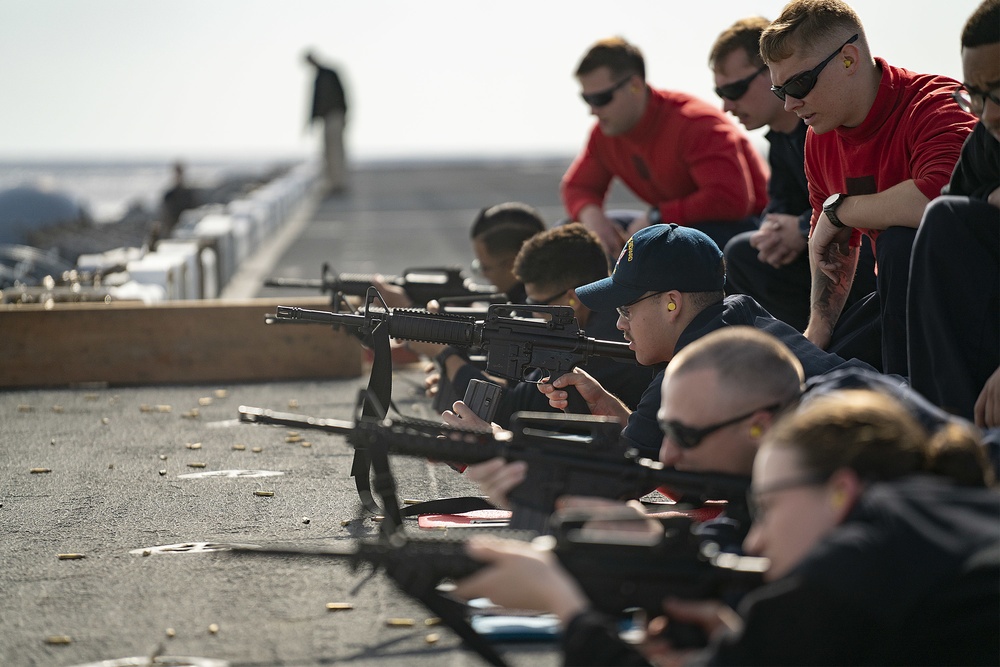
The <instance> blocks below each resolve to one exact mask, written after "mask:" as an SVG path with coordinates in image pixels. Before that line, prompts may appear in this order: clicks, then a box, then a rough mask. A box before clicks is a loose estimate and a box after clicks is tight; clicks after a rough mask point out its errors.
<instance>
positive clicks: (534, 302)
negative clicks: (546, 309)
mask: <svg viewBox="0 0 1000 667" xmlns="http://www.w3.org/2000/svg"><path fill="white" fill-rule="evenodd" d="M568 291H569V290H568V289H564V290H563V291H562V292H559V293H558V294H553V295H552V296H550V297H548V298H547V299H532V298H531V297H530V296H526V297H524V303H525V305H528V306H549V305H551V304H552V302H553V301H556V300H558V299H561V298H562V297H563V295H564V294H566V292H568Z"/></svg>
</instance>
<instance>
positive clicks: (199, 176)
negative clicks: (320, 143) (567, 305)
mask: <svg viewBox="0 0 1000 667" xmlns="http://www.w3.org/2000/svg"><path fill="white" fill-rule="evenodd" d="M573 157H574V156H573V155H570V154H565V155H556V154H546V153H538V154H454V155H448V154H438V155H398V156H379V157H369V158H357V159H354V160H352V161H351V169H356V170H369V169H384V168H418V167H421V166H441V165H453V164H477V165H479V164H481V165H489V164H511V163H546V164H548V163H553V162H556V163H560V162H563V163H565V164H566V165H567V166H568V165H569V163H570V161H571V160H572V159H573ZM310 159H312V158H311V157H308V156H293V155H284V156H273V157H230V158H204V159H197V158H195V159H190V160H182V162H183V164H184V165H185V176H186V180H187V182H188V183H189V185H192V186H195V187H212V186H214V185H218V184H219V183H221V182H222V181H223V180H225V179H226V178H227V177H231V176H234V175H251V176H256V175H261V174H265V173H267V172H270V171H273V170H274V169H276V168H281V167H284V166H291V165H295V164H299V163H301V162H306V161H309V160H310ZM175 162H177V160H176V159H170V158H164V157H145V158H114V157H93V158H88V157H67V158H55V157H37V158H16V159H15V158H0V192H2V191H4V190H7V189H9V188H14V187H20V186H25V185H27V186H31V187H35V188H39V189H42V190H46V191H51V192H58V193H62V194H65V195H68V196H70V197H72V198H73V199H74V200H75V201H76V202H77V203H78V204H79V205H80V206H81V207H83V208H84V209H85V210H86V211H87V213H88V214H89V215H90V217H91V218H92V219H93V220H94V222H96V223H108V222H115V221H117V220H119V219H121V218H122V216H124V215H125V213H126V212H127V211H128V210H129V209H130V208H134V207H137V206H138V207H141V208H143V209H144V210H147V211H152V210H155V209H156V208H157V207H159V205H160V201H161V200H162V197H163V193H164V192H166V190H167V189H168V188H169V187H170V186H171V183H172V180H173V165H174V163H175Z"/></svg>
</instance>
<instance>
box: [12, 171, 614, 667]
mask: <svg viewBox="0 0 1000 667" xmlns="http://www.w3.org/2000/svg"><path fill="white" fill-rule="evenodd" d="M566 166H567V162H558V161H553V162H524V163H512V162H505V163H494V164H486V163H483V164H475V163H469V164H454V165H446V164H431V165H407V166H403V167H394V168H390V167H383V168H379V169H368V170H364V171H359V172H357V173H355V174H354V175H353V178H352V182H351V189H350V191H349V192H348V193H347V194H346V195H343V196H341V197H338V198H333V199H326V200H322V201H318V202H314V204H315V205H312V204H309V205H307V206H305V208H304V213H303V215H302V216H301V218H300V220H299V222H298V224H297V226H294V227H292V228H291V229H292V232H293V233H291V234H285V238H276V240H275V243H274V244H272V245H271V247H270V248H269V249H268V252H265V253H263V254H262V255H261V256H260V257H258V258H256V261H254V262H252V263H251V264H250V265H248V266H249V268H248V270H247V271H246V272H244V274H242V276H241V280H242V281H244V283H243V284H241V285H234V286H232V291H231V293H233V294H238V293H240V290H242V293H244V294H249V295H253V294H257V295H260V296H265V295H267V296H272V295H275V294H278V293H279V292H277V291H276V290H273V289H260V288H258V287H257V286H258V285H260V278H261V277H263V276H284V277H299V278H309V277H318V276H319V273H320V265H321V264H322V263H323V262H324V261H328V262H330V263H331V265H332V266H333V267H335V268H336V270H338V271H345V272H346V271H350V272H375V271H378V272H382V273H387V274H395V273H399V272H401V271H402V270H404V269H405V268H408V267H419V266H436V265H446V264H464V265H468V261H469V260H470V259H471V252H470V250H469V243H468V234H467V230H468V227H469V224H470V223H471V221H472V219H473V217H474V215H475V213H476V212H477V211H478V210H479V209H480V208H481V207H483V206H486V205H492V204H496V203H499V202H502V201H508V200H520V201H525V202H528V203H531V204H533V205H535V206H537V207H538V208H539V209H540V210H541V211H542V212H543V214H544V215H545V217H546V219H547V220H548V221H549V222H550V224H551V223H552V222H554V221H555V220H556V219H557V218H558V217H559V216H561V215H562V209H561V206H560V205H559V199H558V181H559V177H560V176H561V174H562V172H563V170H564V169H565V167H566ZM613 201H614V202H615V203H616V204H623V205H629V204H630V203H631V202H633V201H634V200H632V199H631V198H630V196H629V195H627V194H625V193H623V192H622V191H620V190H615V191H614V194H613ZM279 236H280V235H279ZM280 293H282V294H287V295H294V294H296V293H297V292H294V291H290V292H289V291H286V292H280ZM298 293H299V294H301V292H298ZM261 326H264V324H263V323H262V324H261ZM266 353H267V351H266V350H261V354H266ZM0 363H2V360H0ZM422 379H423V373H422V371H421V370H420V369H419V368H418V367H415V366H414V367H410V368H404V369H400V370H399V371H398V372H397V373H396V374H395V377H394V388H393V398H394V400H395V402H396V403H397V405H398V407H399V409H400V410H401V411H402V412H404V413H406V414H411V415H415V416H422V417H429V416H432V415H431V412H430V406H429V399H427V398H425V397H424V396H423V393H422V386H421V383H422ZM366 382H367V376H366V375H365V376H364V377H361V378H357V379H352V380H342V381H328V382H291V383H259V384H244V385H230V384H219V385H213V386H172V387H98V388H92V387H86V388H66V389H55V390H53V389H45V390H27V391H25V390H17V391H5V392H0V665H4V666H11V667H19V666H22V665H25V666H27V665H39V666H46V667H48V666H54V667H65V666H70V665H83V664H88V663H97V662H100V661H107V660H112V659H118V658H125V657H130V656H143V655H145V656H149V655H151V654H153V653H157V652H158V653H160V654H161V655H164V656H195V657H203V658H214V659H217V660H225V661H228V662H229V664H230V665H244V666H250V665H254V666H258V665H259V666H264V665H287V666H292V665H295V666H303V667H306V666H311V665H329V664H341V663H343V664H350V665H358V666H367V665H427V666H438V665H454V666H464V665H481V664H485V663H484V662H483V661H482V660H481V659H480V658H479V657H478V656H476V655H475V654H473V653H471V652H469V651H466V650H464V649H462V648H461V647H460V642H459V640H458V639H457V637H456V636H455V635H454V634H453V633H451V632H450V631H449V630H447V629H446V628H443V627H426V626H424V625H423V621H424V619H425V618H428V617H430V616H432V614H430V613H429V612H427V611H426V610H425V609H424V608H423V607H422V606H421V605H420V604H418V603H417V602H414V601H412V600H411V599H410V598H408V597H407V596H405V595H404V594H402V593H401V592H399V591H398V590H397V589H396V587H395V586H394V585H393V583H392V582H391V580H389V579H388V578H387V577H385V576H384V575H382V574H379V575H378V576H376V577H374V578H373V579H372V580H371V581H370V582H368V583H367V585H365V586H364V587H363V588H362V589H361V590H360V591H359V592H358V593H357V594H356V595H353V596H352V595H351V590H352V589H353V588H354V587H355V585H356V584H357V583H358V582H359V581H360V579H361V578H362V577H363V574H362V573H354V572H352V571H351V570H350V568H349V567H348V566H347V565H346V564H344V563H339V562H333V561H325V560H319V559H315V558H306V559H296V558H292V557H280V558H274V557H267V558H262V557H240V556H236V555H234V554H231V553H227V552H211V553H190V552H188V553H169V554H160V553H153V554H151V555H148V556H144V555H142V553H141V550H143V549H146V548H151V547H156V546H161V545H172V544H190V543H200V542H233V541H237V542H264V541H267V542H269V541H297V542H306V543H310V544H340V545H349V544H350V543H351V540H352V539H353V538H357V537H362V536H374V535H375V534H376V531H377V524H375V523H374V522H373V521H372V520H371V519H370V518H365V517H363V515H362V512H361V509H360V505H359V502H358V498H357V493H356V491H355V489H354V483H353V480H352V479H351V478H350V477H349V476H348V471H349V467H350V462H351V451H350V450H349V448H348V446H347V445H346V444H345V443H344V441H343V438H342V437H341V436H329V435H324V434H318V433H308V432H303V435H304V436H305V437H306V439H307V440H308V441H309V442H311V443H312V446H311V447H303V446H302V445H301V444H300V443H298V442H286V436H287V435H288V429H284V428H279V427H265V426H249V425H241V424H238V423H234V422H235V417H236V414H237V407H238V406H239V405H243V404H245V405H255V406H260V407H267V408H272V409H275V410H283V411H288V410H289V409H290V406H296V405H297V411H298V412H300V413H302V414H309V415H316V416H323V417H335V418H340V419H349V418H350V416H351V411H352V406H353V402H354V399H355V396H356V394H357V390H358V389H359V388H360V387H362V386H364V384H365V383H366ZM200 399H208V400H200ZM156 406H170V408H171V410H170V411H169V412H166V411H159V410H158V409H157V408H156ZM195 408H197V410H198V414H197V416H192V410H194V409H195ZM193 443H200V444H201V448H200V449H190V448H188V445H189V444H193ZM236 444H241V445H244V446H245V449H243V450H236V449H234V448H233V445H236ZM255 447H259V448H261V451H260V452H257V453H255V452H253V451H252V450H253V448H255ZM164 457H165V458H164ZM195 462H202V463H205V468H204V469H196V468H191V467H189V466H188V464H189V463H195ZM33 468H45V469H49V470H50V471H51V472H44V473H32V472H31V470H32V469H33ZM222 470H267V471H278V472H282V473H284V474H283V475H281V476H275V477H253V478H251V477H208V478H204V479H183V478H181V477H180V476H181V475H185V474H189V473H194V472H199V471H222ZM393 470H394V472H395V473H396V476H397V484H398V486H399V490H400V497H402V498H418V499H430V498H436V497H449V496H455V495H468V494H475V493H477V489H476V488H475V487H474V486H472V485H471V484H470V483H468V482H466V481H465V480H464V479H463V478H462V477H461V476H460V475H457V474H456V473H454V472H453V471H452V470H450V469H449V468H447V467H446V466H444V465H441V464H432V463H428V462H425V461H417V460H411V459H394V460H393ZM160 471H165V474H162V475H161V474H160ZM254 491H273V492H274V495H273V496H256V495H254ZM306 518H308V523H306V522H305V521H304V519H306ZM345 523H346V525H344V524H345ZM408 526H409V527H411V528H412V529H413V530H417V528H416V526H415V524H409V523H408ZM134 550H140V552H139V553H131V552H133V551H134ZM65 553H80V554H83V555H84V556H85V558H83V559H81V560H60V559H59V557H58V556H59V554H65ZM328 602H350V603H352V604H353V605H354V608H353V610H350V611H340V612H330V611H327V609H326V604H327V603H328ZM396 617H404V618H412V619H414V620H415V622H416V625H415V626H413V627H390V626H388V625H387V624H386V619H388V618H396ZM213 624H214V626H217V631H216V632H211V631H210V626H213ZM168 628H172V629H173V631H174V634H175V636H174V637H173V638H168V636H167V630H168ZM431 633H437V634H438V635H439V636H440V637H439V640H438V641H437V642H435V643H429V642H428V641H427V635H429V634H431ZM62 635H65V636H68V637H70V638H71V642H70V643H68V644H50V643H48V642H47V639H48V638H50V637H53V636H62ZM161 644H162V646H161ZM500 648H501V651H502V652H503V653H504V655H505V656H506V658H507V659H508V660H509V662H510V663H511V664H512V665H532V666H536V665H540V666H542V667H545V666H547V665H552V666H554V665H557V664H560V657H559V655H558V651H557V650H555V645H554V644H521V645H502V646H501V647H500Z"/></svg>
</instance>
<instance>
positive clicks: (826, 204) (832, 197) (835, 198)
mask: <svg viewBox="0 0 1000 667" xmlns="http://www.w3.org/2000/svg"><path fill="white" fill-rule="evenodd" d="M841 196H842V195H841V194H840V193H839V192H838V193H837V194H833V195H830V196H829V197H827V198H826V201H825V202H823V208H829V207H830V206H835V205H836V204H837V202H838V201H839V200H840V198H841Z"/></svg>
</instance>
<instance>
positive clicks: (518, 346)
mask: <svg viewBox="0 0 1000 667" xmlns="http://www.w3.org/2000/svg"><path fill="white" fill-rule="evenodd" d="M373 292H374V290H372V291H371V292H369V294H368V300H367V304H366V307H365V310H364V314H348V313H334V312H329V311H323V310H307V309H304V308H294V307H291V306H278V307H277V310H276V314H275V320H276V321H302V322H313V323H316V324H327V325H334V326H346V327H351V328H353V329H358V330H361V331H365V332H374V331H375V330H376V329H377V328H379V327H381V326H383V325H384V326H385V327H387V329H388V335H389V337H390V338H401V339H403V340H416V341H424V342H427V343H439V344H442V345H453V346H456V347H466V348H478V349H481V350H483V352H484V353H485V355H486V372H487V373H489V374H491V375H495V376H497V377H503V378H507V379H508V380H515V381H518V382H523V381H525V378H526V377H527V375H528V373H529V372H531V371H532V370H534V369H540V370H542V371H543V372H544V373H545V374H546V375H547V376H548V377H551V378H552V379H555V378H557V377H559V376H560V375H562V374H564V373H568V372H569V371H571V370H572V369H573V367H574V366H578V365H585V364H586V363H587V360H588V359H590V358H591V357H610V358H612V359H617V360H619V361H627V362H631V363H633V364H634V363H636V361H635V353H634V352H633V351H632V350H630V349H629V346H628V344H627V343H624V342H615V341H606V340H598V339H596V338H590V337H588V336H587V335H586V334H585V332H584V331H583V330H582V329H580V323H579V322H578V321H577V319H576V316H575V314H574V312H573V309H572V308H571V307H569V306H531V310H532V311H533V312H536V313H539V314H542V315H545V317H544V318H539V319H535V318H522V317H513V316H511V315H510V306H504V305H500V304H494V305H491V306H490V307H489V308H488V309H487V311H486V318H485V319H483V320H476V319H474V318H473V317H467V316H463V315H455V314H451V313H430V312H427V311H426V310H418V309H410V308H394V309H388V310H385V309H379V308H375V307H373V301H374V299H375V297H376V296H377V294H378V293H377V292H374V294H373ZM583 411H584V412H589V410H583Z"/></svg>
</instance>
